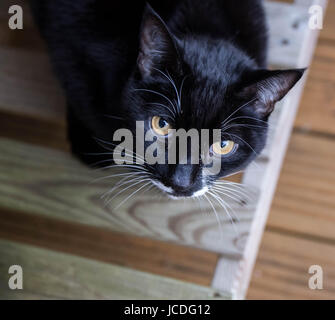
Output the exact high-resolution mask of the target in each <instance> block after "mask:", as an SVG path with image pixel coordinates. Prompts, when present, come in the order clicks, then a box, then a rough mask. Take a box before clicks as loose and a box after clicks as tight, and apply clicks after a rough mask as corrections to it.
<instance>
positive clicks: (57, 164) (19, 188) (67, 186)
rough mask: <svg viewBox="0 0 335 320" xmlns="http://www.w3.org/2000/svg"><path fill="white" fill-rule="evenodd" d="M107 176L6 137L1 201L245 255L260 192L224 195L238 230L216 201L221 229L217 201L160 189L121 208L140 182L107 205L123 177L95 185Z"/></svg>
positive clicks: (0, 156)
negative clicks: (174, 197)
mask: <svg viewBox="0 0 335 320" xmlns="http://www.w3.org/2000/svg"><path fill="white" fill-rule="evenodd" d="M113 172H114V173H115V171H113ZM103 174H104V175H105V176H106V175H108V174H109V175H110V174H111V172H110V171H109V172H105V173H103ZM101 177H102V173H101V172H97V171H93V170H88V169H87V167H86V166H83V165H82V164H81V163H79V162H78V161H77V160H75V159H73V158H71V157H70V156H69V155H68V154H66V153H64V152H60V151H56V150H51V149H46V148H41V147H36V146H30V145H27V144H23V143H17V142H14V141H12V140H6V139H0V203H1V204H2V207H4V208H8V209H13V210H19V211H28V212H31V213H36V214H40V215H43V216H48V217H55V218H59V219H64V220H67V221H73V222H80V223H83V224H89V225H92V226H97V227H106V228H110V229H111V230H114V231H119V232H130V233H133V234H137V235H140V236H147V237H150V238H154V239H161V240H166V241H172V242H178V243H180V244H185V245H192V246H195V247H199V248H204V249H207V250H210V251H214V252H220V253H222V254H224V255H228V256H232V257H235V258H238V257H240V256H241V254H242V253H243V250H244V244H245V239H246V237H247V235H248V230H249V227H250V223H251V220H252V216H253V211H254V201H255V199H256V198H257V194H256V193H255V191H251V190H250V194H251V195H252V194H254V196H253V200H251V199H250V200H249V199H247V198H242V199H241V202H235V201H232V200H230V199H229V198H227V199H226V198H223V199H225V201H226V202H227V203H228V205H230V206H231V208H232V210H234V212H235V214H236V219H239V221H235V227H236V228H232V227H231V220H230V217H228V216H227V214H226V212H225V211H224V209H223V208H221V207H220V205H219V204H218V203H215V202H214V206H215V207H216V213H217V215H218V218H219V219H220V224H221V227H222V229H220V225H219V224H218V222H217V220H216V216H215V214H214V212H213V208H212V207H211V205H210V204H209V203H206V202H203V203H202V205H201V206H200V207H199V203H198V202H196V201H194V199H189V200H185V201H183V200H181V201H177V202H176V201H170V200H169V199H168V198H166V197H162V198H161V199H159V197H158V196H157V193H155V192H150V193H141V192H139V193H138V194H136V195H134V196H133V197H132V199H131V201H126V202H125V203H124V204H123V205H121V206H120V207H119V208H117V209H115V208H116V206H118V205H119V204H121V202H122V201H124V200H125V198H126V197H127V196H128V195H130V194H131V193H132V192H134V190H136V188H138V187H139V185H137V186H133V187H131V188H129V189H128V190H127V192H125V193H124V194H122V193H121V194H120V195H118V196H116V197H115V199H114V200H113V201H112V202H111V204H110V205H109V206H105V205H104V202H103V201H102V200H101V199H100V197H101V195H102V194H103V193H104V192H106V191H107V190H109V189H110V188H111V187H112V186H114V185H115V184H116V182H117V181H119V180H120V179H119V177H115V178H114V179H105V180H100V181H97V182H96V183H93V181H94V180H95V179H97V178H101Z"/></svg>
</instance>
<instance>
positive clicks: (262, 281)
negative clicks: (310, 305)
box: [247, 230, 335, 300]
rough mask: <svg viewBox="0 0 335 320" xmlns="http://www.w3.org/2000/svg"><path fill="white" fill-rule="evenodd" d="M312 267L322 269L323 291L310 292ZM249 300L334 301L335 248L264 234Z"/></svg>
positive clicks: (324, 244) (271, 232)
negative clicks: (316, 266)
mask: <svg viewBox="0 0 335 320" xmlns="http://www.w3.org/2000/svg"><path fill="white" fill-rule="evenodd" d="M311 265H320V266H321V267H322V268H323V275H324V280H323V287H324V289H323V290H311V289H309V287H308V280H309V278H310V277H311V274H309V273H308V269H309V267H310V266H311ZM247 298H248V299H332V300H333V299H335V246H334V243H323V242H319V241H316V240H315V239H306V238H299V237H297V236H295V234H294V233H291V234H284V233H277V232H274V231H272V230H271V231H265V232H264V236H263V241H262V245H261V248H260V251H259V256H258V259H257V263H256V266H255V270H254V273H253V277H252V280H251V284H250V287H249V291H248V296H247Z"/></svg>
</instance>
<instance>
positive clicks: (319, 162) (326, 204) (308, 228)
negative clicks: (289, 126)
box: [268, 133, 335, 240]
mask: <svg viewBox="0 0 335 320" xmlns="http://www.w3.org/2000/svg"><path fill="white" fill-rule="evenodd" d="M334 159H335V140H334V139H329V138H328V139H327V138H325V137H322V136H312V135H304V134H302V133H295V134H294V135H293V137H292V140H291V143H290V147H289V152H288V154H287V157H286V159H285V163H284V167H283V170H282V174H281V176H280V179H279V183H278V188H277V192H276V197H275V199H274V202H273V205H272V209H271V215H270V217H269V220H268V226H270V227H275V228H280V229H284V230H288V231H291V232H296V233H302V234H306V236H307V235H313V236H317V237H322V238H326V239H332V240H335V233H334V230H335V161H334Z"/></svg>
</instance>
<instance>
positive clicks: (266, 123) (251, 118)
mask: <svg viewBox="0 0 335 320" xmlns="http://www.w3.org/2000/svg"><path fill="white" fill-rule="evenodd" d="M238 119H250V120H253V121H257V122H261V123H264V124H265V125H269V123H268V122H267V121H264V120H261V119H258V118H255V117H250V116H238V117H235V118H232V119H230V120H229V121H228V122H227V119H226V120H225V121H224V122H223V124H222V125H227V124H229V123H230V122H232V121H235V120H238Z"/></svg>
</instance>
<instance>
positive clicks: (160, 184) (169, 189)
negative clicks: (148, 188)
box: [151, 180, 173, 193]
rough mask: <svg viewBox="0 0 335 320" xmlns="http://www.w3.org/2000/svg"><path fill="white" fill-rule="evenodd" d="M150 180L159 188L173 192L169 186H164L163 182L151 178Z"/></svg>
mask: <svg viewBox="0 0 335 320" xmlns="http://www.w3.org/2000/svg"><path fill="white" fill-rule="evenodd" d="M151 182H152V183H153V184H154V185H155V186H156V187H157V188H158V189H160V190H162V191H164V192H167V193H173V189H172V188H170V187H167V186H165V185H164V184H163V183H161V182H159V181H157V180H151Z"/></svg>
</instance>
